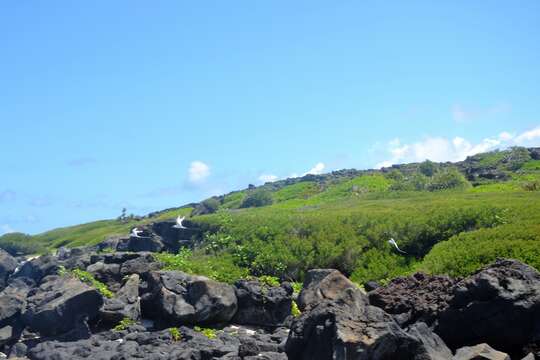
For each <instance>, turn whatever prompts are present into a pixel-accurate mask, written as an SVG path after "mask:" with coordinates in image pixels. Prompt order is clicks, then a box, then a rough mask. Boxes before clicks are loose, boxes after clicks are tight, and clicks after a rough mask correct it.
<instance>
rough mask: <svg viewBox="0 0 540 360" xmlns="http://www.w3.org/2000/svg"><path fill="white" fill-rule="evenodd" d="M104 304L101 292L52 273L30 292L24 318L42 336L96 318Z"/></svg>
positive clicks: (59, 332) (63, 331) (73, 327)
mask: <svg viewBox="0 0 540 360" xmlns="http://www.w3.org/2000/svg"><path fill="white" fill-rule="evenodd" d="M102 304H103V300H102V297H101V295H100V294H99V292H98V291H97V290H96V289H94V288H92V287H90V286H88V285H86V284H84V283H82V282H80V281H79V280H77V279H75V278H73V277H70V276H63V277H61V276H49V277H47V278H45V279H44V281H43V283H42V284H41V285H40V286H39V287H38V288H34V289H32V290H31V291H30V292H29V293H28V298H27V306H26V309H25V311H24V313H23V320H24V323H25V324H26V325H27V326H28V327H29V328H30V329H32V330H34V331H37V332H39V333H40V334H42V335H45V336H53V335H59V334H63V333H67V332H69V331H70V330H73V329H75V328H77V327H78V326H80V324H82V323H83V322H85V321H87V320H92V319H94V318H95V317H96V316H97V314H98V311H99V308H100V307H101V305H102Z"/></svg>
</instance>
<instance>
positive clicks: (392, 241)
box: [388, 238, 407, 254]
mask: <svg viewBox="0 0 540 360" xmlns="http://www.w3.org/2000/svg"><path fill="white" fill-rule="evenodd" d="M388 243H389V244H390V245H392V246H394V247H395V248H396V250H397V251H399V252H400V253H402V254H407V253H406V252H405V251H403V250H401V249H400V248H399V246H398V245H397V243H396V240H394V238H390V240H388Z"/></svg>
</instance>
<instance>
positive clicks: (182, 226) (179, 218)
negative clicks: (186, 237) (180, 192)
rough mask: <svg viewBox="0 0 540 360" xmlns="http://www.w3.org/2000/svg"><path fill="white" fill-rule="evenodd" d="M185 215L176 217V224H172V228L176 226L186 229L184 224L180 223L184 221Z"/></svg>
mask: <svg viewBox="0 0 540 360" xmlns="http://www.w3.org/2000/svg"><path fill="white" fill-rule="evenodd" d="M185 218H186V217H185V216H182V217H180V216H179V217H177V218H176V224H174V225H173V228H176V229H187V228H186V227H185V226H184V225H182V223H183V222H184V219H185Z"/></svg>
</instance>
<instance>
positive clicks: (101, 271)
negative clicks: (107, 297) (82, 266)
mask: <svg viewBox="0 0 540 360" xmlns="http://www.w3.org/2000/svg"><path fill="white" fill-rule="evenodd" d="M86 271H88V272H89V273H91V274H92V275H94V277H95V278H96V279H97V280H99V281H101V282H103V283H105V284H107V287H108V288H109V289H111V290H112V291H116V290H118V288H119V287H120V282H121V281H122V276H121V275H120V265H119V264H105V263H104V262H101V261H98V262H96V263H94V264H92V265H89V266H88V267H87V268H86Z"/></svg>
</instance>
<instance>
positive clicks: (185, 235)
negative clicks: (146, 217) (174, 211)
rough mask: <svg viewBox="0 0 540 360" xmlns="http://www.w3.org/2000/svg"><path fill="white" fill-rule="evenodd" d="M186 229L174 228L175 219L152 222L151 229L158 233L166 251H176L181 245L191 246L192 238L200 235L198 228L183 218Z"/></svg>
mask: <svg viewBox="0 0 540 360" xmlns="http://www.w3.org/2000/svg"><path fill="white" fill-rule="evenodd" d="M183 224H184V226H186V227H187V228H186V229H178V228H175V227H174V225H176V221H175V220H171V221H160V222H155V223H153V224H152V231H153V232H154V233H156V234H157V235H159V236H160V237H161V239H162V241H163V244H164V245H165V248H166V249H167V250H168V251H172V252H175V253H176V252H178V250H179V249H180V248H181V247H193V245H194V239H196V238H197V237H198V236H199V235H200V230H199V229H196V228H193V227H192V226H193V224H192V223H190V221H189V220H184V223H183Z"/></svg>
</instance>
